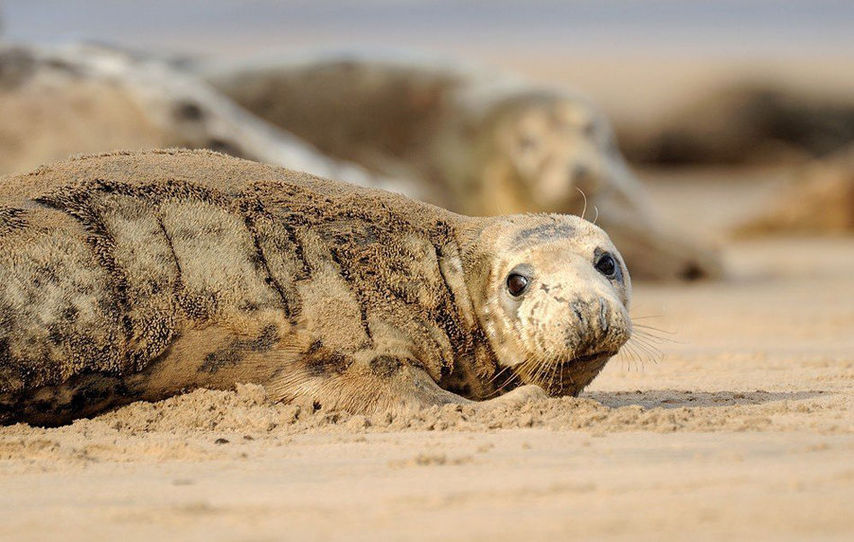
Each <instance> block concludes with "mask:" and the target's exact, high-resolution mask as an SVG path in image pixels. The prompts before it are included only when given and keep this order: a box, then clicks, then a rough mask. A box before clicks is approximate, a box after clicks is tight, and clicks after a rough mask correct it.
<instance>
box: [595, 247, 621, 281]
mask: <svg viewBox="0 0 854 542" xmlns="http://www.w3.org/2000/svg"><path fill="white" fill-rule="evenodd" d="M594 267H596V270H597V271H599V272H600V273H602V274H603V275H605V276H606V277H608V278H609V279H610V278H614V275H615V274H616V273H617V261H616V260H614V257H613V256H611V255H610V254H608V253H607V252H606V253H604V254H602V255H601V256H599V259H598V260H596V263H595V264H594Z"/></svg>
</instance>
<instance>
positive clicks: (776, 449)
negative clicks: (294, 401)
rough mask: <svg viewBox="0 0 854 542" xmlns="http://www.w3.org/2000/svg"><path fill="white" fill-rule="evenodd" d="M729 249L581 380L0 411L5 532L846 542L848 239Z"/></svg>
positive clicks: (641, 292) (208, 396)
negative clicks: (14, 418)
mask: <svg viewBox="0 0 854 542" xmlns="http://www.w3.org/2000/svg"><path fill="white" fill-rule="evenodd" d="M728 256H729V259H730V261H731V262H732V263H733V267H734V269H735V275H736V278H735V279H733V280H732V281H730V282H727V283H709V284H705V283H704V284H700V285H697V286H694V287H690V288H687V287H684V286H668V285H656V286H650V285H644V284H641V285H639V286H638V287H637V296H636V305H635V307H634V310H633V312H634V314H635V315H636V316H638V319H637V323H638V324H641V325H652V326H655V327H658V328H662V329H665V330H668V331H672V332H673V334H672V335H666V336H668V337H671V338H672V341H671V340H667V341H658V342H657V343H656V344H657V348H658V349H660V351H661V356H659V357H658V358H657V361H654V360H651V359H648V356H646V355H644V354H641V356H642V357H645V358H647V359H646V361H643V362H639V361H637V360H634V359H629V358H628V357H624V358H618V359H616V360H614V361H612V363H611V364H609V366H608V367H607V368H606V369H605V371H604V372H603V374H602V375H601V376H600V377H599V378H598V379H597V380H596V381H594V383H593V385H592V386H591V388H590V390H588V391H587V392H585V393H584V394H583V396H582V397H581V398H579V399H551V400H545V401H540V402H537V403H534V404H528V405H525V406H523V407H521V408H520V409H518V410H517V411H514V412H508V411H506V410H497V411H493V412H478V411H475V410H473V409H471V408H467V407H463V408H452V407H447V408H442V409H432V410H427V411H422V412H419V413H415V414H413V415H411V416H403V417H398V418H394V417H391V418H389V417H385V416H372V417H369V418H365V417H361V416H348V415H346V414H341V413H330V412H324V411H322V410H320V411H315V410H314V408H313V406H311V405H276V404H270V403H268V402H267V401H266V399H265V397H264V394H263V393H262V392H261V389H260V388H258V387H256V386H244V387H241V388H240V389H239V390H238V391H236V392H210V391H196V392H193V393H189V394H187V395H184V396H182V397H176V398H172V399H169V400H167V401H163V402H160V403H156V404H150V403H138V404H134V405H130V406H128V407H125V408H123V409H120V410H118V411H115V412H113V413H109V414H106V415H104V416H101V417H98V418H95V419H92V420H80V421H78V422H76V423H74V424H72V425H70V426H66V427H60V428H55V429H40V428H31V427H28V426H25V425H17V426H11V427H5V428H0V484H2V487H3V491H2V492H0V539H8V538H13V537H14V538H16V539H25V540H26V539H29V540H44V539H49V538H60V537H61V538H62V539H66V540H99V539H114V538H118V537H120V538H121V539H122V540H150V539H157V538H161V539H167V540H168V539H182V540H204V541H206V542H208V541H211V540H279V539H282V538H286V539H290V538H294V539H328V538H330V537H337V538H348V539H357V540H360V539H361V540H377V539H380V540H382V539H402V538H406V539H426V538H431V539H437V538H440V539H442V540H473V539H474V540H478V539H480V540H487V539H489V540H528V539H531V538H539V539H545V538H549V539H555V538H557V539H567V538H570V537H585V538H597V539H609V540H630V539H631V540H637V539H649V540H663V539H664V540H667V539H672V540H682V539H684V538H685V536H686V533H690V536H691V537H692V538H696V539H722V538H735V539H752V540H755V539H763V538H764V539H773V540H786V539H790V540H799V539H800V540H802V539H810V540H817V539H824V540H833V539H838V540H849V539H851V537H852V535H854V519H852V518H854V516H852V515H851V502H852V498H854V467H852V463H851V457H852V456H854V412H852V405H854V403H852V400H854V336H852V334H851V329H852V328H854V310H853V309H852V306H851V302H850V300H851V299H852V298H854V243H852V242H851V241H848V240H843V239H835V240H824V241H808V240H801V241H792V240H778V241H762V242H753V243H744V244H741V245H739V246H738V247H737V248H736V249H735V250H731V251H730V252H729V254H728ZM648 316H654V317H653V318H644V317H648ZM655 333H658V332H655ZM659 334H660V335H664V334H661V333H659ZM639 339H640V337H639ZM640 347H641V346H640V345H639V344H638V345H637V346H636V348H640Z"/></svg>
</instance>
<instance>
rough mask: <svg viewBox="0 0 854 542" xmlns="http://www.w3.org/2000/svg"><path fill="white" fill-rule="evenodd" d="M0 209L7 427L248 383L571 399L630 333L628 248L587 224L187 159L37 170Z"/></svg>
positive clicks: (8, 187) (334, 390) (317, 395)
mask: <svg viewBox="0 0 854 542" xmlns="http://www.w3.org/2000/svg"><path fill="white" fill-rule="evenodd" d="M0 203H2V209H0V219H2V223H0V318H2V320H0V322H2V323H1V324H0V421H2V422H5V423H10V422H14V421H27V422H31V423H38V424H58V423H63V422H67V421H69V420H71V419H74V418H76V417H80V416H87V415H92V414H95V413H98V412H101V411H103V410H105V409H107V408H110V407H113V406H116V405H120V404H123V403H127V402H130V401H133V400H137V399H143V400H157V399H162V398H165V397H168V396H171V395H174V394H177V393H180V392H182V391H185V390H189V389H193V388H197V387H208V388H218V389H230V388H233V387H234V386H235V385H236V384H237V383H247V382H251V383H258V384H261V385H263V386H264V387H265V388H266V389H267V391H268V393H269V395H270V397H271V398H273V399H275V400H281V401H291V400H295V399H300V400H310V401H314V402H315V403H316V404H318V405H320V406H321V407H322V408H329V409H345V410H348V411H351V412H364V413H370V412H376V411H382V410H386V409H392V410H395V409H408V408H414V407H424V406H429V405H441V404H447V403H462V402H466V401H469V400H483V399H489V398H493V397H496V396H498V395H501V394H503V393H504V392H508V391H509V393H508V394H506V395H504V396H502V397H498V398H497V399H494V400H495V401H499V402H500V401H502V400H514V401H515V400H518V399H519V397H520V396H522V397H525V396H530V395H535V396H536V395H538V394H542V393H543V392H542V390H545V391H546V392H547V393H548V394H550V395H567V394H570V395H572V394H577V393H578V392H579V391H581V389H583V388H584V387H585V386H586V385H587V384H588V383H589V382H590V381H591V380H592V379H593V378H594V377H595V376H596V374H597V373H598V372H599V371H600V369H601V368H602V367H603V366H604V364H605V363H606V362H607V360H608V359H609V358H610V357H611V356H612V355H614V354H615V353H616V352H617V351H618V350H619V348H620V347H621V346H622V345H623V344H624V343H625V342H626V341H627V340H628V338H629V336H630V334H631V329H632V325H631V321H630V319H629V316H628V306H629V300H630V297H631V282H630V278H629V274H628V270H627V269H626V267H625V264H624V262H623V260H622V257H621V256H620V254H619V252H618V251H617V250H616V249H615V247H614V246H613V245H612V243H611V242H610V241H609V239H608V236H607V235H606V234H605V233H604V232H603V231H602V230H601V229H600V228H598V227H596V226H594V225H593V224H591V223H589V222H587V221H584V220H582V219H581V218H579V217H575V216H567V215H554V214H539V215H516V216H504V217H490V218H470V217H465V216H461V215H457V214H454V213H452V212H449V211H446V210H444V209H441V208H438V207H434V206H432V205H429V204H425V203H421V202H417V201H415V200H411V199H408V198H405V197H403V196H401V195H399V194H393V193H390V192H385V191H382V190H376V189H368V188H361V187H356V186H353V185H349V184H346V183H338V182H334V181H329V180H325V179H321V178H318V177H314V176H311V175H308V174H304V173H297V172H294V171H289V170H286V169H283V168H276V167H272V166H269V165H262V164H258V163H254V162H250V161H245V160H240V159H236V158H233V157H228V156H225V155H222V154H218V153H211V152H208V151H186V150H170V151H155V152H145V153H115V154H106V155H97V156H90V157H84V158H79V159H75V160H71V161H68V162H60V163H57V164H54V165H50V166H46V167H42V168H40V169H38V170H36V171H34V172H32V173H30V174H27V175H21V176H17V177H9V178H6V179H4V180H3V182H2V186H0ZM514 388H515V389H514ZM510 390H513V391H510ZM508 398H509V399H508ZM483 404H486V405H488V404H490V403H489V402H486V403H483Z"/></svg>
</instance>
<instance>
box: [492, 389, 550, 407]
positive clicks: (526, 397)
mask: <svg viewBox="0 0 854 542" xmlns="http://www.w3.org/2000/svg"><path fill="white" fill-rule="evenodd" d="M548 397H549V394H547V393H546V391H545V390H544V389H543V388H541V387H539V386H537V385H536V384H527V385H525V386H519V387H518V388H516V389H514V390H511V391H508V392H507V393H505V394H504V395H500V396H498V397H496V398H494V399H489V400H487V401H481V402H479V403H476V405H477V408H482V409H489V408H495V407H507V408H518V407H520V406H522V405H523V404H525V403H528V402H531V401H538V400H540V399H548Z"/></svg>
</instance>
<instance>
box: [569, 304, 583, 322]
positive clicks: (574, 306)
mask: <svg viewBox="0 0 854 542" xmlns="http://www.w3.org/2000/svg"><path fill="white" fill-rule="evenodd" d="M570 307H572V312H574V313H575V317H576V318H578V322H579V323H580V324H581V325H584V313H583V312H581V307H580V304H579V303H578V302H577V301H573V302H572V303H571V304H570Z"/></svg>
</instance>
